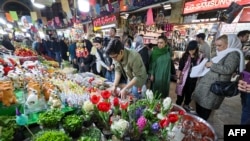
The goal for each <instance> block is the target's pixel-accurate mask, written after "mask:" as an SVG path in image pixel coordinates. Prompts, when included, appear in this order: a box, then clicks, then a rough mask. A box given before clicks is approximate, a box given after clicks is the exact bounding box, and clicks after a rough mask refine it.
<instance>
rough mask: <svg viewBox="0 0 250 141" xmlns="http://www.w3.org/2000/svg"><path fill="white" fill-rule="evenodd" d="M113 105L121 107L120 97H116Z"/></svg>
mask: <svg viewBox="0 0 250 141" xmlns="http://www.w3.org/2000/svg"><path fill="white" fill-rule="evenodd" d="M113 105H114V107H119V106H120V100H119V98H118V97H115V98H114V99H113Z"/></svg>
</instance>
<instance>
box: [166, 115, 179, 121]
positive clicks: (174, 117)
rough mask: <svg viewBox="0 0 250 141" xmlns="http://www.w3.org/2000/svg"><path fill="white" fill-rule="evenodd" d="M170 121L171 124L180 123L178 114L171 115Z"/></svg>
mask: <svg viewBox="0 0 250 141" xmlns="http://www.w3.org/2000/svg"><path fill="white" fill-rule="evenodd" d="M168 119H169V121H170V122H171V123H175V122H176V121H178V119H179V117H178V115H177V114H169V115H168Z"/></svg>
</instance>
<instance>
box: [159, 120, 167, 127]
mask: <svg viewBox="0 0 250 141" xmlns="http://www.w3.org/2000/svg"><path fill="white" fill-rule="evenodd" d="M159 125H160V127H161V128H164V127H167V126H168V125H169V120H168V119H167V118H164V119H163V120H161V121H160V122H159Z"/></svg>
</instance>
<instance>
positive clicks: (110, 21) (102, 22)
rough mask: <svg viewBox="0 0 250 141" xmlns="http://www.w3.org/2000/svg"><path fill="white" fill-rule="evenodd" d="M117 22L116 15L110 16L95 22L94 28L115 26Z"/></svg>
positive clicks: (97, 19)
mask: <svg viewBox="0 0 250 141" xmlns="http://www.w3.org/2000/svg"><path fill="white" fill-rule="evenodd" d="M116 22H117V18H116V15H114V14H113V15H108V16H104V17H100V18H96V19H94V20H93V25H94V27H100V26H104V25H109V24H114V23H116Z"/></svg>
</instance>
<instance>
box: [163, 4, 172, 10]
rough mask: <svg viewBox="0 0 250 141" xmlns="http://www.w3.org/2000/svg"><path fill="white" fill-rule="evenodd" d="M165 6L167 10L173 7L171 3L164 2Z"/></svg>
mask: <svg viewBox="0 0 250 141" xmlns="http://www.w3.org/2000/svg"><path fill="white" fill-rule="evenodd" d="M163 8H164V10H167V9H171V8H172V7H171V4H169V3H168V4H164V5H163Z"/></svg>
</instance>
